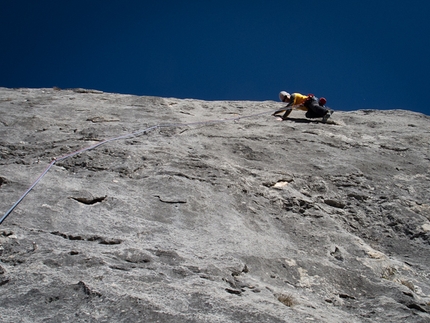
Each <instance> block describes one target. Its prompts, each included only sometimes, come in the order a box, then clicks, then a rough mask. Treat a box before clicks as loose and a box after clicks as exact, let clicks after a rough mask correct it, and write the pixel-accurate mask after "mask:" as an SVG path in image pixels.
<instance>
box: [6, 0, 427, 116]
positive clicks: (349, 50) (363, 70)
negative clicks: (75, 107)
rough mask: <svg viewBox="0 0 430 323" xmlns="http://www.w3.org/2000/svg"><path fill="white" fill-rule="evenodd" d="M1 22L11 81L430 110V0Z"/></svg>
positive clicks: (139, 5)
mask: <svg viewBox="0 0 430 323" xmlns="http://www.w3.org/2000/svg"><path fill="white" fill-rule="evenodd" d="M0 28H1V33H0V44H1V50H0V86H3V87H10V88H14V87H35V88H39V87H53V86H57V87H60V88H76V87H81V88H91V89H98V90H103V91H106V92H115V93H127V94H137V95H150V96H162V97H176V98H194V99H203V100H257V101H263V100H278V93H279V91H281V90H286V91H288V92H301V93H304V94H307V93H313V94H315V95H316V96H324V97H326V98H327V100H328V104H327V105H328V106H330V107H332V108H333V109H335V110H343V111H349V110H356V109H406V110H412V111H418V112H422V113H425V114H427V115H430V106H429V105H428V104H427V101H428V100H427V97H428V96H429V91H430V36H429V34H430V1H422V0H421V1H416V0H410V1H396V0H393V1H388V0H385V1H381V0H373V1H368V0H361V1H353V0H348V1H345V0H333V1H330V0H326V1H322V0H320V1H311V0H308V1H306V0H303V1H297V0H295V1H288V0H287V1H272V0H262V1H259V0H252V1H249V0H248V1H241V0H238V1H235V0H230V1H223V0H220V1H209V0H208V1H202V0H195V1H192V0H189V1H187V0H182V1H163V0H157V1H155V0H151V1H128V0H121V1H113V0H111V1H106V0H105V1H92V0H85V1H81V0H75V1H58V0H57V1H51V0H43V1H35V0H28V1H24V0H13V1H12V0H9V1H2V2H1V4H0Z"/></svg>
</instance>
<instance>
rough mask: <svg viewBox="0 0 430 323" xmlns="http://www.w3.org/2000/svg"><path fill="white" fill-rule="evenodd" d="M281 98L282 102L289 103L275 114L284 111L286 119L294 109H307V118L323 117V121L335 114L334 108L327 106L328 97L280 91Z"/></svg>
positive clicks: (284, 118)
mask: <svg viewBox="0 0 430 323" xmlns="http://www.w3.org/2000/svg"><path fill="white" fill-rule="evenodd" d="M279 98H280V99H281V101H282V102H285V103H288V105H287V106H286V107H285V108H284V109H280V110H278V111H276V112H275V113H274V114H273V115H275V116H278V114H279V113H281V112H284V114H283V115H282V117H281V118H282V120H286V119H287V117H288V116H289V114H290V113H291V111H292V110H293V109H296V110H303V111H306V115H305V116H306V118H310V119H313V118H322V121H323V122H327V120H328V118H330V116H331V115H332V114H333V110H332V109H330V108H328V107H326V106H325V104H326V102H327V101H326V99H325V98H320V99H318V98H316V97H315V96H314V95H313V94H309V95H303V94H300V93H293V94H290V93H287V92H285V91H282V92H280V93H279Z"/></svg>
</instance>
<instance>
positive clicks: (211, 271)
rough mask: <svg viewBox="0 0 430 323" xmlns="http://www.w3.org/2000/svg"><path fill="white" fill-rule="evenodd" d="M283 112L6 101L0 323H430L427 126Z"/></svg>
mask: <svg viewBox="0 0 430 323" xmlns="http://www.w3.org/2000/svg"><path fill="white" fill-rule="evenodd" d="M280 107H282V105H281V104H280V103H277V102H272V101H266V102H244V101H241V102H238V101H237V102H231V101H229V102H224V101H219V102H206V101H199V100H180V99H174V98H157V97H139V96H131V95H120V94H109V93H103V92H99V91H91V90H83V89H75V90H60V89H15V90H12V89H5V88H0V148H1V151H0V165H1V166H0V212H2V214H4V212H6V211H7V210H8V209H9V208H10V207H11V206H12V205H13V204H14V203H15V202H16V201H17V200H18V199H19V198H20V196H21V195H22V194H23V193H24V192H25V191H26V190H27V189H28V188H29V187H30V185H31V184H32V183H33V182H34V181H35V180H36V179H37V178H38V176H40V175H41V174H42V173H43V172H44V170H46V167H47V166H48V165H49V163H51V161H52V158H54V157H56V158H57V161H56V162H54V163H53V165H52V167H51V168H50V169H49V171H48V172H47V173H46V175H45V176H44V177H43V178H42V179H41V180H40V182H39V183H38V184H37V185H36V186H35V187H34V189H33V190H32V191H31V192H30V193H29V194H28V195H27V196H26V197H25V198H24V199H23V200H22V202H21V203H20V204H19V205H18V206H17V207H16V208H15V209H14V210H13V212H12V213H11V214H10V215H9V216H8V217H7V218H6V219H5V220H4V222H3V223H2V224H1V225H0V302H1V306H0V317H1V321H2V322H260V323H262V322H267V323H269V322H270V323H274V322H275V323H276V322H330V323H333V322H429V321H430V296H429V295H430V269H429V268H430V221H429V220H430V202H429V201H430V189H429V186H430V185H429V180H430V167H429V165H430V163H429V161H430V151H429V143H430V123H429V122H430V118H429V117H428V116H425V115H422V114H418V113H413V112H409V111H402V110H393V111H378V110H363V111H354V112H341V111H336V112H335V113H334V115H333V116H332V119H333V122H332V123H327V124H323V123H319V122H314V121H312V122H310V121H309V120H306V119H304V116H303V112H300V111H297V112H293V113H292V114H291V115H290V117H291V118H290V120H287V121H282V122H281V121H279V120H278V119H276V118H275V117H273V116H272V115H271V112H273V111H274V110H276V109H277V108H280ZM265 112H267V113H265ZM259 113H261V114H259ZM257 114H258V115H257ZM247 116H249V117H247ZM239 117H241V118H239ZM220 119H224V120H220ZM203 121H210V122H207V123H204V122H203ZM160 125H163V126H160ZM154 126H157V127H154ZM130 134H134V135H130ZM120 136H123V137H120ZM99 143H101V145H100V146H97V147H95V148H93V149H89V150H85V149H84V150H83V151H81V152H80V153H76V154H73V155H71V156H70V157H67V158H64V159H62V158H61V157H62V156H67V155H68V154H70V153H73V152H78V151H80V150H81V149H83V148H87V147H92V146H93V145H96V144H99ZM2 214H0V215H2Z"/></svg>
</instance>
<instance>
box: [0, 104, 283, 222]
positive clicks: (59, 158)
mask: <svg viewBox="0 0 430 323" xmlns="http://www.w3.org/2000/svg"><path fill="white" fill-rule="evenodd" d="M276 111H279V109H278V110H275V111H273V110H271V111H266V112H260V113H255V114H250V115H246V116H237V117H231V118H225V119H214V120H207V121H197V122H189V123H166V124H159V125H155V126H152V127H148V128H145V129H143V130H139V131H135V132H132V133H129V134H125V135H121V136H118V137H113V138H109V139H105V140H103V141H101V142H99V143H97V144H94V145H91V146H88V147H85V148H82V149H79V150H77V151H75V152H72V153H69V154H67V155H64V156H61V157H54V158H53V159H52V161H51V163H50V164H49V165H48V166H47V167H46V169H45V170H44V171H43V172H42V174H40V175H39V177H38V178H37V179H36V180H35V181H34V182H33V184H31V186H30V187H29V188H28V189H27V190H26V191H25V193H24V194H23V195H22V196H21V197H20V198H19V199H18V200H17V201H16V202H15V203H14V204H13V205H12V207H11V208H10V209H9V210H8V211H7V212H6V213H5V214H4V215H3V217H2V218H1V219H0V224H2V223H3V221H4V220H5V219H6V218H7V217H8V216H9V214H11V213H12V211H13V210H14V209H15V208H16V207H17V206H18V204H19V203H21V201H22V200H23V199H24V198H25V197H26V196H27V194H28V193H30V191H31V190H32V189H33V188H34V187H35V186H36V185H37V184H38V183H39V182H40V181H41V180H42V178H43V177H44V176H45V175H46V174H47V173H48V171H49V170H50V169H51V168H52V166H54V165H55V164H56V163H57V162H59V161H62V160H64V159H67V158H69V157H72V156H75V155H77V154H80V153H83V152H85V151H89V150H92V149H95V148H97V147H99V146H101V145H104V144H107V143H109V142H112V141H117V140H120V139H128V138H132V137H137V136H140V135H142V134H146V133H148V132H150V131H153V130H155V129H160V128H180V127H190V126H198V125H204V126H207V125H212V124H217V123H224V122H229V121H239V120H240V119H249V118H254V117H258V116H262V115H266V114H269V113H271V114H273V113H276Z"/></svg>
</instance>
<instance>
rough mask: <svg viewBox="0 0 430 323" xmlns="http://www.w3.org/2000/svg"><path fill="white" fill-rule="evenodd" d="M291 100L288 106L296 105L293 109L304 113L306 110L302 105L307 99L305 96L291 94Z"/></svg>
mask: <svg viewBox="0 0 430 323" xmlns="http://www.w3.org/2000/svg"><path fill="white" fill-rule="evenodd" d="M291 98H292V99H293V100H291V101H290V103H289V104H288V106H293V105H298V106H297V107H295V109H299V110H305V111H307V110H308V109H307V108H306V107H305V106H303V103H305V101H306V100H307V99H308V96H307V95H303V94H300V93H293V94H291Z"/></svg>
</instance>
